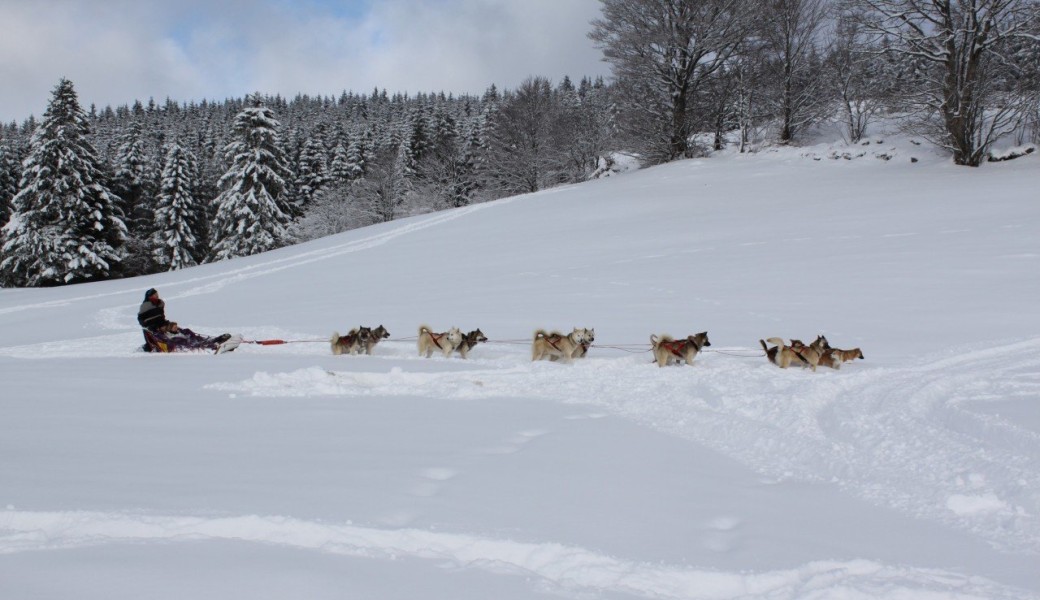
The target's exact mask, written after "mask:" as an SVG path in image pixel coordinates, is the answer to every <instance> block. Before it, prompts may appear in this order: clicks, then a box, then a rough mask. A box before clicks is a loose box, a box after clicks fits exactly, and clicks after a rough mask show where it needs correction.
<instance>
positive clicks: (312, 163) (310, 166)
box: [296, 132, 329, 208]
mask: <svg viewBox="0 0 1040 600" xmlns="http://www.w3.org/2000/svg"><path fill="white" fill-rule="evenodd" d="M326 164H327V157H326V155H325V144H324V143H323V142H322V141H321V135H320V132H317V133H316V134H315V135H313V136H311V137H309V138H307V141H306V142H304V143H303V149H302V150H301V151H300V161H299V166H298V167H297V170H296V192H297V195H298V199H297V201H298V202H299V203H300V205H301V206H300V208H302V207H303V206H306V205H307V204H309V203H310V202H311V201H312V200H313V199H314V195H315V194H317V193H318V192H319V191H321V189H322V188H323V187H325V186H326V185H328V183H329V169H328V167H327V166H326Z"/></svg>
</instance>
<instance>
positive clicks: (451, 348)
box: [329, 325, 863, 371]
mask: <svg viewBox="0 0 1040 600" xmlns="http://www.w3.org/2000/svg"><path fill="white" fill-rule="evenodd" d="M388 337H390V332H389V331H387V330H386V327H383V326H382V325H380V326H378V327H357V328H355V329H351V330H350V332H349V333H347V334H346V335H340V334H339V332H335V333H333V334H332V338H331V339H330V340H329V343H330V345H331V346H332V353H333V354H337V355H339V354H361V353H364V354H372V350H373V349H375V347H376V344H378V343H379V341H380V340H383V339H386V338H388ZM417 340H418V341H417V345H418V347H419V356H425V357H426V358H429V357H431V356H432V355H433V353H434V352H435V351H436V352H440V353H441V354H442V355H443V356H444V358H450V357H451V356H452V355H453V354H455V353H456V352H457V353H458V354H459V356H461V357H462V358H466V357H467V356H468V355H469V352H470V350H472V349H473V348H474V347H475V346H476V345H477V344H480V343H483V342H486V341H488V338H487V336H486V335H484V333H483V332H482V331H481V330H480V329H479V328H478V329H474V330H473V331H470V332H469V333H466V334H463V333H462V330H460V329H459V328H458V327H452V328H451V329H449V330H447V331H442V332H435V331H433V330H432V329H430V327H429V326H427V325H421V326H420V327H419V335H418V338H417ZM595 340H596V330H595V329H590V328H585V327H581V328H579V327H575V328H574V330H573V331H571V332H570V333H568V334H566V335H564V334H563V333H560V332H559V331H551V332H550V331H546V330H544V329H539V330H538V331H535V332H534V339H533V340H532V341H531V360H532V361H535V360H543V359H548V360H551V361H560V362H564V363H570V362H571V361H573V360H574V359H576V358H583V357H584V356H585V355H586V354H587V353H588V351H589V346H591V345H592V343H593V342H594V341H595ZM758 342H759V344H761V345H762V349H763V350H764V351H765V353H766V358H767V359H768V360H769V362H771V363H773V364H774V365H776V366H778V367H780V368H781V369H786V368H788V367H790V366H791V365H796V366H799V367H808V368H810V369H812V370H813V371H815V370H816V367H818V366H822V367H830V368H832V369H840V368H841V365H842V364H843V363H846V362H849V361H851V360H855V359H857V358H859V359H862V358H863V352H862V351H861V350H860V349H859V348H853V349H851V350H842V349H840V348H833V347H831V345H830V343H829V342H828V341H827V338H826V337H824V336H822V335H819V336H817V337H816V339H815V340H813V342H812V343H811V344H805V343H803V342H802V341H801V340H795V339H792V340H791V342H790V344H788V343H785V342H784V340H783V339H782V338H778V337H771V338H768V339H765V340H759V341H758ZM710 345H711V342H710V341H708V332H707V331H702V332H700V333H697V334H694V335H689V336H686V337H685V338H682V339H678V340H677V339H674V338H672V337H671V336H669V335H660V336H658V335H651V336H650V347H651V350H652V351H653V354H654V361H655V362H656V363H657V366H659V367H666V366H669V365H679V364H683V363H685V364H687V365H693V359H694V358H695V357H696V356H697V354H698V353H699V352H700V351H701V350H702V349H703V348H706V347H708V346H710Z"/></svg>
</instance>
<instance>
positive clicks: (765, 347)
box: [758, 338, 773, 352]
mask: <svg viewBox="0 0 1040 600" xmlns="http://www.w3.org/2000/svg"><path fill="white" fill-rule="evenodd" d="M769 339H773V338H769ZM758 343H759V344H762V349H763V350H765V351H766V352H769V346H767V345H766V341H765V340H758Z"/></svg>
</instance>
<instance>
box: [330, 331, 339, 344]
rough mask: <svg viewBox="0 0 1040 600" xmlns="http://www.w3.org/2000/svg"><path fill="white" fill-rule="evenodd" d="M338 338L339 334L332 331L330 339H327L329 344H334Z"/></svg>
mask: <svg viewBox="0 0 1040 600" xmlns="http://www.w3.org/2000/svg"><path fill="white" fill-rule="evenodd" d="M339 338H340V335H339V332H338V331H333V332H332V337H331V338H329V342H330V343H333V344H335V343H336V340H338V339H339Z"/></svg>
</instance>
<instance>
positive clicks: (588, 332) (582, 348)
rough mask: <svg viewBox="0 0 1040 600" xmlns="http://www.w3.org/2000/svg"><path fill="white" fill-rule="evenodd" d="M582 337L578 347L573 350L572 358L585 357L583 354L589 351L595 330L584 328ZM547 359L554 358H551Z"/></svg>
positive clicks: (594, 338) (594, 339) (594, 336)
mask: <svg viewBox="0 0 1040 600" xmlns="http://www.w3.org/2000/svg"><path fill="white" fill-rule="evenodd" d="M583 337H584V338H585V339H584V340H583V341H582V342H581V344H579V345H578V349H577V350H575V351H574V358H585V355H586V354H588V353H589V346H591V345H592V342H595V341H596V330H595V329H585V332H584V336H583ZM549 360H556V359H555V358H551V359H549Z"/></svg>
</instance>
